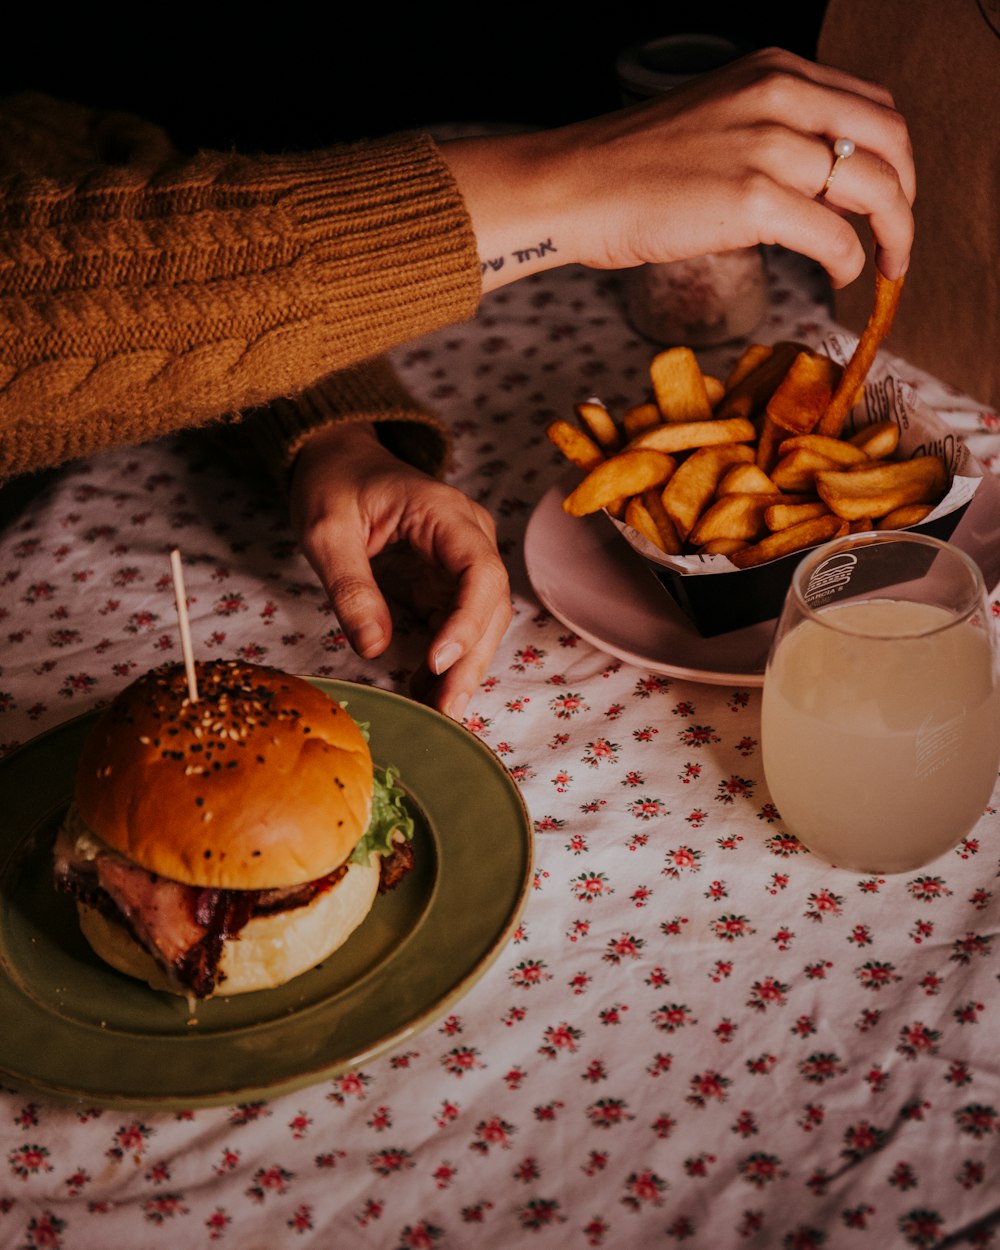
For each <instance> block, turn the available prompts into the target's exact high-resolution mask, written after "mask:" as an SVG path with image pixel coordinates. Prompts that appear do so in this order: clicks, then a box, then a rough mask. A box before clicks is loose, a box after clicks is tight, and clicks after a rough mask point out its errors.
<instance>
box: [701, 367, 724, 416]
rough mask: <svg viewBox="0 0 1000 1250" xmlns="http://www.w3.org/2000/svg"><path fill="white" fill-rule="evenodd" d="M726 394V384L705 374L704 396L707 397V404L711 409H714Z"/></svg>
mask: <svg viewBox="0 0 1000 1250" xmlns="http://www.w3.org/2000/svg"><path fill="white" fill-rule="evenodd" d="M725 393H726V384H725V382H723V381H722V379H721V378H716V377H713V376H712V374H710V373H706V374H705V394H706V395H707V396H708V403H709V406H710V407H711V408H715V406H716V405H717V404H718V402H719V400H720V399H721V398H722V397H723V395H725Z"/></svg>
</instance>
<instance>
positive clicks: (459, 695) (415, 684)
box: [411, 591, 512, 720]
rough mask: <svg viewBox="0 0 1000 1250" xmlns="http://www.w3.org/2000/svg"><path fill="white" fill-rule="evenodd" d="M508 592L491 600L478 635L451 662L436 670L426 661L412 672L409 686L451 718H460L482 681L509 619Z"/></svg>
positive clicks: (414, 693)
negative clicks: (492, 608)
mask: <svg viewBox="0 0 1000 1250" xmlns="http://www.w3.org/2000/svg"><path fill="white" fill-rule="evenodd" d="M511 615H512V611H511V603H510V596H509V594H508V593H507V592H506V591H505V592H504V593H503V594H502V595H499V596H498V597H497V599H496V600H495V601H494V611H493V612H492V614H491V616H490V619H489V620H488V621H487V622H486V626H485V628H484V630H483V633H482V634H481V635H480V637H479V638H478V639H477V640H476V641H475V642H474V643H473V644H472V646H471V647H470V648H469V649H468V650H467V651H466V652H464V653H463V654H462V656H461V657H460V658H459V659H458V660H456V661H455V662H454V663H453V664H451V666H450V667H449V668H447V669H445V670H444V671H443V672H442V673H440V674H438V673H435V672H432V671H431V669H430V667H429V666H428V665H427V664H424V665H421V667H420V668H419V669H418V670H417V672H416V673H414V675H413V679H412V682H411V690H412V693H413V695H414V696H415V697H416V698H419V699H421V700H422V701H423V702H425V703H430V704H432V705H433V706H434V707H436V708H438V710H439V711H441V712H444V713H445V715H447V716H450V717H452V719H454V720H461V718H462V714H463V713H464V712H465V710H466V708H467V707H468V704H469V700H470V699H471V698H472V696H473V694H474V693H475V691H476V690H477V689H478V688H479V687H480V686H481V685H482V682H483V679H484V678H485V676H486V673H487V670H488V669H489V666H490V664H491V662H492V660H493V657H494V655H495V653H496V649H497V647H498V646H499V645H500V641H501V639H502V638H503V636H504V633H505V632H506V630H507V627H508V625H509V624H510V621H511Z"/></svg>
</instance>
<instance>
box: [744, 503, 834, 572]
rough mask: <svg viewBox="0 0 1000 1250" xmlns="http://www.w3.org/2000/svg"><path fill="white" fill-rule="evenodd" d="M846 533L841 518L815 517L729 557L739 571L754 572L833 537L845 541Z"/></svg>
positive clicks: (776, 532)
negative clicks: (761, 565) (760, 565)
mask: <svg viewBox="0 0 1000 1250" xmlns="http://www.w3.org/2000/svg"><path fill="white" fill-rule="evenodd" d="M846 533H847V522H846V521H844V520H842V519H841V518H840V517H837V516H820V517H813V518H811V519H810V520H807V521H800V522H799V523H798V524H797V525H790V526H788V528H787V529H783V530H777V531H775V533H773V534H768V536H767V537H766V538H762V539H761V540H760V542H756V543H752V544H751V545H750V546H749V547H744V548H743V550H742V551H734V552H733V554H732V555H731V556H730V557H729V558H730V559H731V560H732V562H733V564H735V565H736V567H737V568H738V569H752V568H756V567H757V565H759V564H767V563H768V562H769V561H771V560H778V559H780V558H781V557H782V556H789V555H792V554H794V553H795V552H797V551H805V549H806V548H807V547H814V546H815V545H816V544H817V543H825V542H829V540H830V539H831V538H841V537H842V536H843V535H844V534H846Z"/></svg>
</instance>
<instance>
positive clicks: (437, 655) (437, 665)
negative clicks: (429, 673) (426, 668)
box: [432, 642, 468, 699]
mask: <svg viewBox="0 0 1000 1250" xmlns="http://www.w3.org/2000/svg"><path fill="white" fill-rule="evenodd" d="M461 655H462V648H461V647H460V646H459V644H458V643H457V642H445V643H442V645H441V646H440V647H438V649H437V650H436V651H435V652H434V658H433V660H432V663H433V666H434V672H435V673H437V674H438V675H439V676H440V675H441V673H443V672H445V671H446V670H447V669H449V668H451V666H452V665H453V664H454V663H455V661H456V660H458V659H460V658H461ZM466 699H468V695H466Z"/></svg>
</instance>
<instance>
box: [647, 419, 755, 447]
mask: <svg viewBox="0 0 1000 1250" xmlns="http://www.w3.org/2000/svg"><path fill="white" fill-rule="evenodd" d="M755 434H756V430H755V429H754V426H753V422H752V421H747V420H745V419H744V418H742V417H732V418H730V419H729V420H728V421H722V420H713V421H667V422H665V423H664V424H663V425H658V426H655V427H654V428H653V429H651V430H644V431H643V433H642V434H640V435H638V436H637V437H636V438H633V439H632V441H631V442H630V443H629V444H628V446H629V449H630V450H634V449H638V448H643V447H646V448H651V449H652V450H653V451H663V452H666V453H668V454H669V455H673V454H674V453H675V452H679V451H692V450H693V449H694V448H696V447H715V446H718V445H719V444H720V443H749V442H751V441H752V440H753V438H754V435H755Z"/></svg>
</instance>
